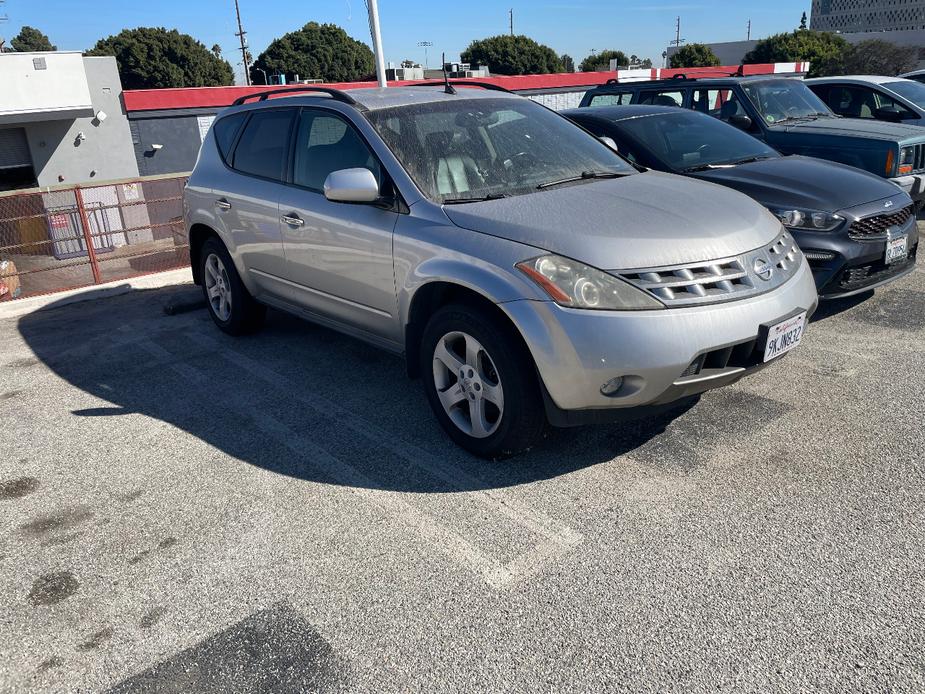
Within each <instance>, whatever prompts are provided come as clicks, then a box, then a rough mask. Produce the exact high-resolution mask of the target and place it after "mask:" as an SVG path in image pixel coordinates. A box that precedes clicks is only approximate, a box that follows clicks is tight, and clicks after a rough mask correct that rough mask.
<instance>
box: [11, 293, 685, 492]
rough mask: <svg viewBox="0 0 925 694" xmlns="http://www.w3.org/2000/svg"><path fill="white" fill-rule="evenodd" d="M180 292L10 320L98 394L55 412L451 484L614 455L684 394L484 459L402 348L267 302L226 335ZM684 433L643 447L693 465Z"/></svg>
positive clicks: (658, 422) (333, 478)
mask: <svg viewBox="0 0 925 694" xmlns="http://www.w3.org/2000/svg"><path fill="white" fill-rule="evenodd" d="M190 292H193V290H190ZM176 294H177V290H176V289H175V288H173V289H161V290H149V291H143V292H134V293H131V294H127V295H123V296H118V297H111V298H107V299H106V300H104V301H91V302H84V303H80V304H71V305H67V306H61V307H58V308H54V307H51V308H50V309H45V310H42V311H37V312H35V313H32V314H29V315H26V316H24V317H22V318H20V319H19V323H18V327H19V330H20V333H21V334H22V336H23V337H24V338H25V340H26V342H27V343H28V345H29V347H30V348H31V349H32V350H33V352H34V353H35V355H36V357H37V358H38V359H39V360H40V361H41V362H42V363H43V364H44V365H45V366H46V367H47V368H49V369H51V370H52V371H53V372H54V373H55V374H56V375H58V376H59V377H61V378H62V379H64V380H66V381H67V382H68V383H70V384H71V385H73V386H74V387H75V388H79V389H80V390H82V391H85V392H87V393H90V394H92V395H94V396H96V397H98V398H99V399H100V401H101V402H100V403H99V404H98V405H95V406H91V407H86V408H82V409H75V410H73V411H71V412H69V413H66V414H64V415H63V416H78V417H96V418H98V417H111V418H112V422H113V424H112V427H113V434H112V435H113V436H114V437H117V436H119V432H118V426H119V424H118V421H119V420H118V418H119V417H120V416H122V415H125V414H132V413H137V414H142V415H145V416H147V417H154V418H156V419H159V420H162V421H164V422H168V423H170V424H172V425H173V426H175V427H177V428H179V429H181V430H183V431H185V432H187V433H189V434H191V435H192V436H195V437H196V438H198V439H201V440H202V441H204V442H206V443H208V444H210V445H211V446H214V447H216V448H218V449H220V450H222V451H224V452H225V453H227V454H228V455H230V456H233V457H235V458H238V459H240V460H242V461H245V462H247V463H250V464H252V465H257V466H260V467H262V468H265V469H267V470H271V471H274V472H277V473H279V474H283V475H288V476H290V477H294V478H297V479H304V480H310V481H314V482H321V483H328V484H340V485H349V486H356V487H365V488H371V489H386V490H395V491H404V492H456V491H468V490H474V489H486V488H496V487H506V486H511V485H518V484H524V483H529V482H532V481H535V480H542V479H547V478H551V477H555V476H557V475H562V474H565V473H568V472H571V471H574V470H577V469H581V468H584V467H588V466H591V465H594V464H596V463H600V462H604V461H609V460H611V459H613V458H614V457H616V456H619V455H621V454H625V453H628V452H630V451H634V450H636V449H638V448H640V447H642V446H646V445H647V444H650V442H653V439H656V438H657V437H658V435H659V434H661V433H663V432H664V431H665V429H666V427H668V426H669V425H670V424H671V422H673V421H674V420H675V419H676V418H677V417H678V416H679V415H681V414H683V412H685V411H686V410H688V409H690V407H691V406H692V404H687V405H686V406H685V407H682V408H680V409H679V410H678V411H673V412H670V413H667V414H664V415H661V416H659V417H656V418H652V419H649V420H646V421H639V422H629V423H623V424H615V425H608V426H597V427H588V428H582V429H571V430H553V431H552V432H551V433H550V435H549V437H548V438H547V439H546V440H545V441H543V442H540V443H539V445H538V446H537V447H536V448H535V449H534V450H533V451H531V452H529V453H527V454H525V455H522V456H520V457H518V458H515V459H513V460H508V461H501V462H486V461H483V460H479V459H476V458H474V457H472V456H469V455H468V454H466V453H465V452H463V451H462V450H460V449H458V448H457V447H455V446H454V445H453V444H452V443H451V442H450V441H449V439H447V438H446V437H445V436H444V434H443V432H442V431H441V430H440V429H439V427H438V425H437V423H436V420H435V419H434V418H433V416H432V414H431V412H430V409H429V408H428V405H427V403H426V400H425V398H424V395H423V392H422V390H421V385H420V382H419V381H411V380H409V379H408V378H407V376H406V374H405V368H404V363H403V362H402V360H401V359H399V358H396V357H395V356H392V355H389V354H387V353H384V352H382V351H381V350H379V349H377V348H375V347H372V346H369V345H366V344H364V343H362V342H360V341H357V340H354V339H352V338H348V337H345V336H342V335H340V334H339V333H336V332H333V331H330V330H327V329H325V328H320V327H318V326H315V325H313V324H310V323H307V322H305V321H302V320H299V319H297V318H294V317H291V316H288V315H285V314H282V313H279V312H275V311H271V312H270V314H269V317H268V321H267V325H266V327H265V329H264V330H263V331H262V332H260V333H258V334H257V335H254V336H250V337H245V338H231V337H228V336H226V335H224V334H222V333H221V332H219V331H218V329H217V328H216V327H215V326H214V325H213V324H212V322H211V320H210V319H209V318H208V315H207V314H206V312H205V311H195V312H188V313H183V314H182V315H173V316H168V315H165V314H164V312H163V305H164V302H165V301H166V300H168V299H169V300H175V299H176ZM684 438H685V437H684V436H683V435H679V434H677V433H676V434H674V435H672V436H669V437H668V438H667V439H666V441H665V443H664V444H658V446H659V448H660V449H664V448H665V447H666V446H667V447H669V448H670V447H671V446H675V448H674V453H672V452H671V451H666V450H659V451H657V455H655V454H653V456H652V457H653V458H656V457H657V458H658V459H659V461H661V460H669V461H670V460H673V459H674V458H673V455H674V454H675V453H677V457H683V458H685V460H684V461H683V462H682V463H679V464H680V465H681V467H682V468H683V469H689V467H690V466H691V465H693V464H695V463H696V460H693V458H694V457H696V456H695V455H693V454H692V455H687V452H688V449H687V448H686V447H685V446H687V444H683V440H684ZM650 445H652V444H650ZM678 446H681V448H678ZM129 450H130V449H129ZM124 464H125V465H131V464H132V461H131V460H127V461H125V462H124ZM189 464H190V465H197V464H199V462H198V461H196V460H190V461H189ZM658 464H661V462H659V463H658ZM668 465H670V463H669V464H668Z"/></svg>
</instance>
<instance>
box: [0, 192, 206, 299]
mask: <svg viewBox="0 0 925 694" xmlns="http://www.w3.org/2000/svg"><path fill="white" fill-rule="evenodd" d="M186 178H187V177H186V176H185V175H184V176H174V177H156V178H150V179H144V178H143V179H138V180H134V181H128V182H120V183H107V184H102V185H93V186H74V187H71V188H55V189H53V190H47V191H35V190H30V191H27V192H11V193H2V194H0V301H12V300H15V299H19V298H24V297H28V296H36V295H39V294H49V293H52V292H58V291H62V290H64V289H73V288H76V287H84V286H88V285H93V284H101V283H103V282H111V281H114V280H123V279H128V278H130V277H137V276H139V275H145V274H149V273H152V272H161V271H163V270H172V269H175V268H182V267H186V266H187V265H189V250H188V249H189V243H188V239H187V236H186V229H185V227H184V224H183V186H184V185H185V184H186Z"/></svg>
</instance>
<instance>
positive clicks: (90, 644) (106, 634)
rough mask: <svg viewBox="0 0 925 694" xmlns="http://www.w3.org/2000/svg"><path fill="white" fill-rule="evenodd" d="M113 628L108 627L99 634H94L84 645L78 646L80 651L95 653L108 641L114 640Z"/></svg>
mask: <svg viewBox="0 0 925 694" xmlns="http://www.w3.org/2000/svg"><path fill="white" fill-rule="evenodd" d="M113 633H114V632H113V629H112V627H106V628H105V629H100V630H99V631H98V632H96V633H95V634H93V636H91V637H90V638H89V639H87V640H86V641H84V642H83V643H79V644H77V650H78V651H94V650H96V649H97V648H99V647H100V646H102V645H103V644H104V643H105V642H106V641H109V639H111V638H112V635H113Z"/></svg>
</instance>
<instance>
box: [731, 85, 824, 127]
mask: <svg viewBox="0 0 925 694" xmlns="http://www.w3.org/2000/svg"><path fill="white" fill-rule="evenodd" d="M742 89H743V90H745V93H746V94H747V95H748V98H749V99H750V100H751V102H752V103H753V104H754V105H755V108H756V109H758V113H760V114H761V117H762V118H764V120H765V122H767V123H770V124H772V125H773V124H774V123H781V122H784V121H788V120H797V119H801V118H810V119H815V118H820V117H833V116H834V114H833V113H832V112H831V111H830V110H829V108H828V106H826V105H825V104H824V103H823V101H822V99H820V98H819V97H818V96H816V95H815V94H813V92H812V91H811V90H810V88H809V87H807V86H806V85H805V84H803V82H801V81H800V80H796V79H782V80H773V81H766V82H743V83H742Z"/></svg>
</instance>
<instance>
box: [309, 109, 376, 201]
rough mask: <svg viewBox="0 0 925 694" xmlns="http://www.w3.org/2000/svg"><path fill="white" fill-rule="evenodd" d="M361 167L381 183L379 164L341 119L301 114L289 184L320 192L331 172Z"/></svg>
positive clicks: (315, 113) (314, 113) (317, 113)
mask: <svg viewBox="0 0 925 694" xmlns="http://www.w3.org/2000/svg"><path fill="white" fill-rule="evenodd" d="M354 168H362V169H369V170H370V171H372V172H373V175H374V176H375V177H376V180H377V181H381V177H380V174H381V172H380V169H379V162H378V160H377V159H376V157H375V156H373V153H372V152H370V150H369V147H367V146H366V143H365V142H364V141H363V139H362V138H361V137H360V135H359V134H358V133H357V132H356V130H354V129H353V126H352V125H350V124H349V123H347V122H346V121H345V120H344V119H343V118H340V117H338V116H335V115H331V114H328V113H322V112H318V111H302V115H301V116H299V128H298V132H297V134H296V141H295V161H294V163H293V173H292V182H293V183H295V184H296V185H299V186H304V187H306V188H309V189H311V190H314V191H317V192H319V193H320V192H321V191H322V189H323V188H324V181H325V179H326V178H327V177H328V174H330V173H331V172H332V171H338V170H340V169H354Z"/></svg>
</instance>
